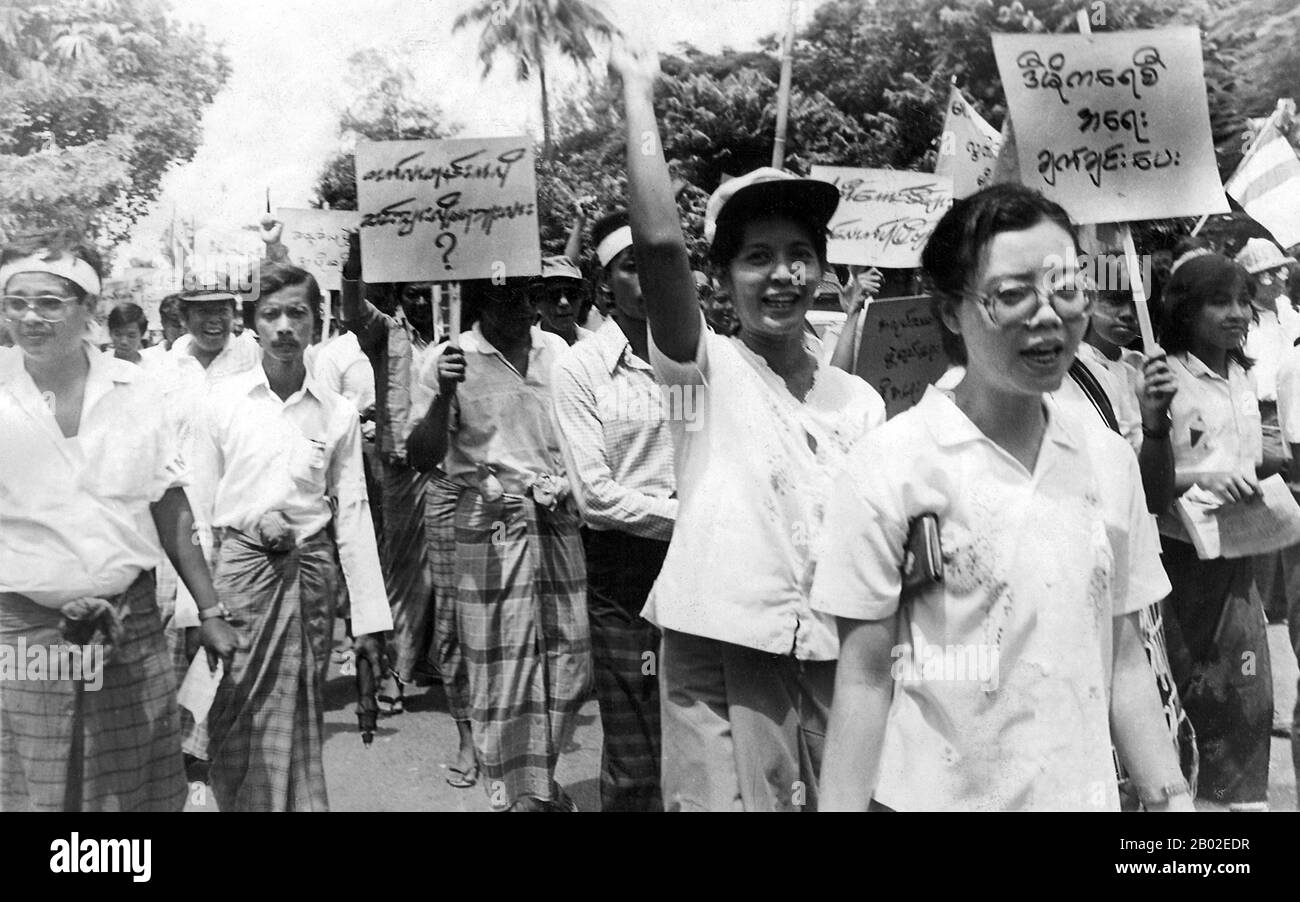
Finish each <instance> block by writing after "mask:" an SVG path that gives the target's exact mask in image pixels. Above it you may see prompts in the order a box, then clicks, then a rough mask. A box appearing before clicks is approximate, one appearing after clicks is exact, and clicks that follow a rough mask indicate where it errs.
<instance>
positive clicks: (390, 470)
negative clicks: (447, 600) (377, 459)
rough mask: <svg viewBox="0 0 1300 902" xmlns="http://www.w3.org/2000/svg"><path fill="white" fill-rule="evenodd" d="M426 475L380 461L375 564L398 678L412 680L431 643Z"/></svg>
mask: <svg viewBox="0 0 1300 902" xmlns="http://www.w3.org/2000/svg"><path fill="white" fill-rule="evenodd" d="M428 480H429V477H428V476H426V475H425V474H424V473H421V472H420V471H419V470H415V469H412V468H411V467H408V466H403V465H396V464H392V463H389V462H387V461H385V462H384V463H383V464H382V465H381V467H380V483H381V486H382V492H383V507H384V521H383V522H384V526H383V531H382V533H381V535H382V541H381V542H380V544H379V561H380V564H381V565H382V567H383V571H384V585H385V586H386V587H387V589H388V606H389V608H390V609H391V610H392V612H393V646H394V651H395V653H396V660H397V675H398V676H399V677H401V678H402V680H404V681H409V680H410V679H411V674H412V672H413V671H414V670H415V667H416V664H417V663H419V662H422V661H426V660H428V659H429V651H430V645H431V643H432V641H433V587H432V586H431V585H430V584H429V573H428V562H427V560H426V557H427V554H428V552H427V550H426V548H425V539H424V491H425V484H426V483H427V482H428Z"/></svg>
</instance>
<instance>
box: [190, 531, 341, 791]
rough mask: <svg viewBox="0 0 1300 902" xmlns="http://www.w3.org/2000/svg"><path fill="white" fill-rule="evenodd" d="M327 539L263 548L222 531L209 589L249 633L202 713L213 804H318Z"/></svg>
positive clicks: (331, 602) (332, 582)
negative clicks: (207, 738)
mask: <svg viewBox="0 0 1300 902" xmlns="http://www.w3.org/2000/svg"><path fill="white" fill-rule="evenodd" d="M338 581H339V578H338V564H337V560H336V557H335V553H334V540H333V539H332V538H330V536H329V535H328V533H326V532H319V533H317V534H316V535H314V536H312V537H311V538H309V539H306V540H305V541H303V543H302V544H301V545H299V546H298V547H297V548H294V549H293V550H292V551H288V552H283V553H275V552H268V551H266V550H265V549H264V548H263V547H262V546H261V545H260V544H259V543H258V542H256V541H255V540H254V539H252V538H251V537H249V536H246V535H244V534H243V533H239V532H231V533H229V534H228V535H227V537H226V539H225V541H224V542H222V544H221V555H220V559H219V563H218V565H217V574H216V579H215V584H216V589H217V595H218V597H219V598H220V599H221V600H222V601H223V602H225V604H226V607H228V608H229V609H230V615H231V625H232V626H234V627H235V628H236V629H237V630H238V631H239V632H240V633H241V634H242V635H243V636H244V638H246V639H247V640H248V643H249V647H248V650H247V651H241V652H236V653H235V659H234V664H233V665H232V667H231V671H230V673H229V674H227V675H226V677H225V678H224V679H223V680H222V682H221V687H220V688H219V689H218V690H217V697H216V699H215V700H214V701H213V703H212V710H211V711H210V712H209V714H208V732H209V735H210V737H211V741H210V744H209V750H210V751H211V753H212V769H211V772H210V773H211V779H212V790H213V792H214V793H215V795H216V797H217V804H218V805H219V806H220V808H221V810H222V811H326V810H328V809H329V800H328V797H327V796H326V793H325V770H324V767H323V766H322V764H321V745H322V736H323V732H324V723H325V706H324V700H323V698H322V690H323V688H324V683H325V673H326V670H327V669H328V667H329V651H330V641H331V639H332V636H333V625H334V606H335V601H336V599H337V591H336V590H337V584H338Z"/></svg>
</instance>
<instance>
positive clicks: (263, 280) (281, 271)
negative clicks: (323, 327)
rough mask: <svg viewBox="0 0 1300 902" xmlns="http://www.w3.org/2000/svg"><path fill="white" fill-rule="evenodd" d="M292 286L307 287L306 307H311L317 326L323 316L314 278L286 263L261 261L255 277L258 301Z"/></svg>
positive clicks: (318, 290)
mask: <svg viewBox="0 0 1300 902" xmlns="http://www.w3.org/2000/svg"><path fill="white" fill-rule="evenodd" d="M294 285H306V286H307V305H308V306H309V307H311V315H312V321H313V322H314V323H316V324H319V323H320V322H321V317H322V316H323V314H322V313H321V293H320V286H319V285H317V284H316V277H315V276H313V275H312V274H311V273H309V272H307V270H305V269H300V268H299V267H297V266H293V265H291V264H288V263H278V262H275V261H265V260H264V261H262V264H261V266H260V267H259V271H258V276H257V297H258V300H259V301H260V300H261V299H262V298H265V297H267V296H268V295H272V294H275V293H276V292H277V291H280V290H281V289H283V288H291V287H292V286H294Z"/></svg>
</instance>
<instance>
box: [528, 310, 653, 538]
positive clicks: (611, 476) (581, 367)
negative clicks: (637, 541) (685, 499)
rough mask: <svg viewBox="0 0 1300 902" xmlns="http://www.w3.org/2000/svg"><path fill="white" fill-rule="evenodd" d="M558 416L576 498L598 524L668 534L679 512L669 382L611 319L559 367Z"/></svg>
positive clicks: (590, 520)
mask: <svg viewBox="0 0 1300 902" xmlns="http://www.w3.org/2000/svg"><path fill="white" fill-rule="evenodd" d="M554 381H555V388H554V397H555V418H556V422H557V424H558V429H557V432H558V433H559V436H560V447H561V449H562V450H563V452H564V459H565V463H566V465H567V468H568V471H569V482H570V484H571V485H572V486H573V494H574V498H575V499H576V500H577V502H578V507H579V509H580V510H581V511H582V517H583V520H584V521H585V522H586V524H587V525H588V526H589V527H591V528H592V529H601V530H610V529H613V530H619V531H621V532H626V533H631V534H632V535H636V536H642V537H644V538H648V539H661V540H664V541H667V540H668V539H669V538H671V537H672V532H673V522H674V521H675V520H676V519H677V499H676V497H674V495H675V493H676V480H675V479H674V477H673V444H672V433H671V430H670V429H669V427H668V422H667V420H666V419H665V417H664V411H665V404H664V396H663V391H662V386H661V385H660V384H659V381H658V380H657V379H656V378H655V375H654V370H653V369H651V367H650V364H648V363H646V362H645V361H644V360H642V359H641V358H639V357H637V356H636V355H635V354H633V353H632V347H631V345H630V344H629V342H628V340H627V337H626V336H625V335H624V334H623V329H622V328H621V327H620V326H619V324H618V323H616V322H614V321H613V320H609V321H608V322H606V323H605V324H604V325H603V326H601V328H600V329H599V331H597V332H596V333H595V334H594V335H593V336H592V337H591V338H590V339H589V340H587V341H580V342H578V343H576V344H574V345H573V347H571V348H570V349H569V352H568V353H567V354H565V355H564V356H563V357H562V358H561V359H560V362H559V363H557V364H556V367H555V377H554Z"/></svg>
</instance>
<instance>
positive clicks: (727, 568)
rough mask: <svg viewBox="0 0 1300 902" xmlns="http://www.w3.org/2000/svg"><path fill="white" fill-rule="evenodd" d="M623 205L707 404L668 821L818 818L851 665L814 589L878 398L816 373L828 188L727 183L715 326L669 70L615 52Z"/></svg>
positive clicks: (673, 713) (681, 468)
mask: <svg viewBox="0 0 1300 902" xmlns="http://www.w3.org/2000/svg"><path fill="white" fill-rule="evenodd" d="M610 68H611V69H612V70H613V71H614V72H616V73H617V74H618V75H619V76H620V77H621V79H622V82H623V91H622V94H623V101H624V106H625V110H626V116H625V121H626V127H627V137H628V154H627V168H628V195H629V197H630V198H631V207H630V211H631V225H632V236H633V241H634V244H635V252H636V263H637V271H638V274H639V275H640V279H641V288H642V291H643V292H644V296H645V301H646V311H647V319H648V321H649V325H650V339H651V340H650V361H651V363H652V364H653V366H654V368H655V372H656V374H657V375H658V377H659V378H660V380H661V381H662V382H663V383H664V384H666V385H668V386H669V387H670V389H671V390H677V391H679V392H682V396H683V397H685V396H686V392H689V394H690V396H691V397H693V398H696V399H698V402H697V403H695V404H694V405H693V406H694V408H695V416H693V417H692V418H690V420H689V421H688V420H686V418H684V417H678V418H674V419H673V421H672V424H671V425H672V433H673V451H674V459H675V469H676V476H677V493H678V510H677V520H676V523H675V524H674V527H673V537H672V541H671V543H670V545H669V548H668V554H667V556H666V558H665V559H664V565H663V569H662V570H661V571H660V574H659V578H658V580H656V582H655V585H654V589H653V590H652V591H651V593H650V598H649V601H648V603H647V605H646V608H645V611H644V616H645V618H646V619H647V620H649V621H650V622H652V623H654V624H656V625H657V626H658V627H659V628H660V629H661V630H662V631H663V647H662V653H661V655H660V657H659V661H658V664H659V680H660V698H661V710H662V728H663V772H662V780H663V798H664V807H665V808H666V809H668V810H670V811H673V810H737V809H742V810H764V811H800V810H816V807H817V801H818V783H817V771H818V769H819V767H820V763H821V750H822V743H823V739H824V736H825V730H826V724H827V720H828V715H829V708H830V701H831V692H832V689H833V686H834V679H835V660H836V658H837V657H838V655H839V642H838V639H837V635H836V631H835V625H834V622H833V619H832V618H831V617H830V616H829V615H827V614H823V613H820V612H817V611H814V610H813V608H812V604H811V598H810V589H811V582H812V572H813V564H814V559H813V551H814V549H815V548H816V547H817V545H818V543H819V542H820V533H821V511H822V508H823V505H824V504H825V502H826V500H827V499H828V497H829V493H830V492H831V491H832V489H833V479H834V477H835V475H836V474H837V471H838V469H839V468H840V467H841V466H842V465H843V464H844V461H845V459H846V456H847V452H848V450H849V448H850V447H851V446H852V445H853V444H854V443H855V442H856V441H857V440H858V439H860V438H861V437H862V436H864V435H865V434H866V433H867V431H868V430H869V429H871V428H873V427H874V426H876V425H878V424H880V423H883V422H884V418H885V406H884V402H883V401H882V400H881V398H880V396H879V395H878V394H877V393H876V392H875V390H874V389H872V388H871V386H869V385H868V384H867V383H866V382H865V381H863V380H862V379H859V378H857V377H856V376H852V375H850V374H848V373H846V372H844V371H842V370H839V369H836V368H833V367H827V366H823V365H821V364H820V362H819V361H818V360H817V358H816V356H815V355H814V354H813V353H811V352H810V351H809V349H808V346H807V344H806V341H805V332H804V318H805V316H806V315H807V312H808V309H809V307H810V306H811V304H812V301H813V295H814V293H815V291H816V288H817V284H818V283H819V282H820V281H821V278H822V273H824V272H825V271H826V269H827V267H828V266H829V264H828V263H827V261H826V242H827V224H828V222H829V220H830V218H831V216H832V215H833V214H834V212H835V209H836V206H837V205H838V203H839V194H838V192H837V191H836V189H835V188H834V186H832V185H830V184H828V183H826V182H821V181H815V180H811V179H800V178H796V177H795V176H793V175H791V174H789V173H786V172H782V171H780V170H776V169H766V168H765V169H760V170H756V171H755V172H752V173H749V174H748V175H746V176H743V177H741V178H736V179H732V180H730V181H727V182H724V183H723V184H722V185H721V186H720V187H719V188H718V189H717V191H715V192H714V194H713V195H712V196H711V197H710V199H709V203H708V207H707V209H706V215H705V237H706V238H707V239H708V240H709V242H710V248H709V257H710V262H711V264H712V265H713V267H714V271H715V273H716V274H717V275H718V278H719V281H720V282H721V283H722V285H723V287H724V288H726V289H727V291H728V292H729V294H730V296H731V301H732V306H733V308H734V310H735V313H736V318H737V320H738V321H739V323H740V328H739V330H738V332H737V334H736V335H735V336H732V337H724V336H721V335H717V334H715V333H712V332H710V331H709V330H708V329H706V328H705V326H704V317H703V316H702V315H701V313H700V309H699V301H698V298H697V296H696V292H695V285H694V280H693V278H692V277H691V271H690V258H689V254H688V251H687V248H686V242H685V239H684V237H683V235H682V231H681V223H680V218H679V215H678V212H677V206H676V204H675V203H674V202H673V193H672V188H671V184H670V181H669V175H668V166H667V163H666V162H665V160H664V157H663V152H662V146H661V145H660V143H659V142H658V141H651V140H649V138H651V137H652V136H657V135H658V123H657V122H656V120H655V113H654V80H655V78H656V77H657V75H658V68H659V67H658V61H657V59H655V58H654V57H653V55H652V54H650V53H648V52H644V51H642V52H634V51H630V50H629V49H628V48H626V47H624V46H622V45H619V44H616V45H615V48H614V50H613V53H612V54H611V60H610Z"/></svg>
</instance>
